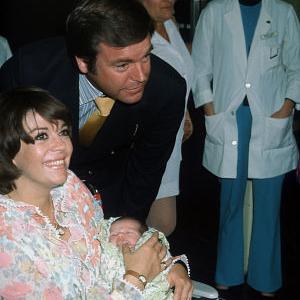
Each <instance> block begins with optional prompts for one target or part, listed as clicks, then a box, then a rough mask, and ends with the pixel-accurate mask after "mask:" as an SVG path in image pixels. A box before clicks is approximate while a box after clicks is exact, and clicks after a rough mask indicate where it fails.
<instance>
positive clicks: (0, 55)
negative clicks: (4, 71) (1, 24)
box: [0, 35, 12, 67]
mask: <svg viewBox="0 0 300 300" xmlns="http://www.w3.org/2000/svg"><path fill="white" fill-rule="evenodd" d="M11 56H12V53H11V50H10V47H9V44H8V42H7V39H6V38H5V37H3V36H1V35H0V67H1V66H2V65H3V64H4V63H5V62H6V61H7V60H8V59H9V58H10V57H11Z"/></svg>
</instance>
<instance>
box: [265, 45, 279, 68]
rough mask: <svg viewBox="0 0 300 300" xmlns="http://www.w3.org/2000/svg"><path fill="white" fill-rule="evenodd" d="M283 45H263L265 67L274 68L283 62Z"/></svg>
mask: <svg viewBox="0 0 300 300" xmlns="http://www.w3.org/2000/svg"><path fill="white" fill-rule="evenodd" d="M280 57H281V46H280V45H279V44H275V45H274V44H273V45H266V46H264V47H263V56H262V59H263V61H262V66H264V68H265V69H270V68H274V67H276V66H278V65H280V63H281V58H280Z"/></svg>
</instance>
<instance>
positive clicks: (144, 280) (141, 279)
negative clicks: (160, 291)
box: [139, 275, 147, 284]
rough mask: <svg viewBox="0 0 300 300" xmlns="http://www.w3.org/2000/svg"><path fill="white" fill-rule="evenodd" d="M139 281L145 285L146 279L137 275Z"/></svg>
mask: <svg viewBox="0 0 300 300" xmlns="http://www.w3.org/2000/svg"><path fill="white" fill-rule="evenodd" d="M139 280H140V281H141V282H142V283H144V284H146V283H147V280H146V278H145V276H144V275H139Z"/></svg>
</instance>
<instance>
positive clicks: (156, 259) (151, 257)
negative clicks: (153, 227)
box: [122, 232, 170, 284]
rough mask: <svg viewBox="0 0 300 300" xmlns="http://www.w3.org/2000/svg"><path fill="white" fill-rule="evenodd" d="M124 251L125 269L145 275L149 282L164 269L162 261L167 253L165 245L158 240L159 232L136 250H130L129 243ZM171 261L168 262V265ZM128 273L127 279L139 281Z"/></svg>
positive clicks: (124, 247) (123, 247)
mask: <svg viewBox="0 0 300 300" xmlns="http://www.w3.org/2000/svg"><path fill="white" fill-rule="evenodd" d="M122 252H123V257H124V263H125V270H132V271H135V272H137V273H139V274H141V275H144V276H145V277H146V279H147V281H148V282H150V281H152V280H153V278H155V277H156V276H157V275H158V274H159V273H160V272H161V271H162V270H163V269H162V265H161V262H162V260H163V258H164V257H165V255H166V253H167V249H166V247H164V246H163V245H162V244H161V243H160V242H159V240H158V232H155V233H154V234H153V235H152V237H151V238H150V239H149V240H148V241H147V242H146V243H144V244H143V245H142V246H141V247H140V248H139V249H137V250H136V251H132V250H130V248H129V247H128V246H127V245H123V246H122ZM169 264H170V262H167V266H168V265H169ZM130 277H131V276H130V275H128V277H126V280H128V281H130V282H131V283H133V284H135V283H136V282H137V281H136V280H135V279H134V278H132V280H131V278H130Z"/></svg>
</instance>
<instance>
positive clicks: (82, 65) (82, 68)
mask: <svg viewBox="0 0 300 300" xmlns="http://www.w3.org/2000/svg"><path fill="white" fill-rule="evenodd" d="M75 60H76V63H77V66H78V68H79V70H80V72H81V73H83V74H86V73H88V66H87V62H86V60H84V59H83V58H81V57H78V56H75Z"/></svg>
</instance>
